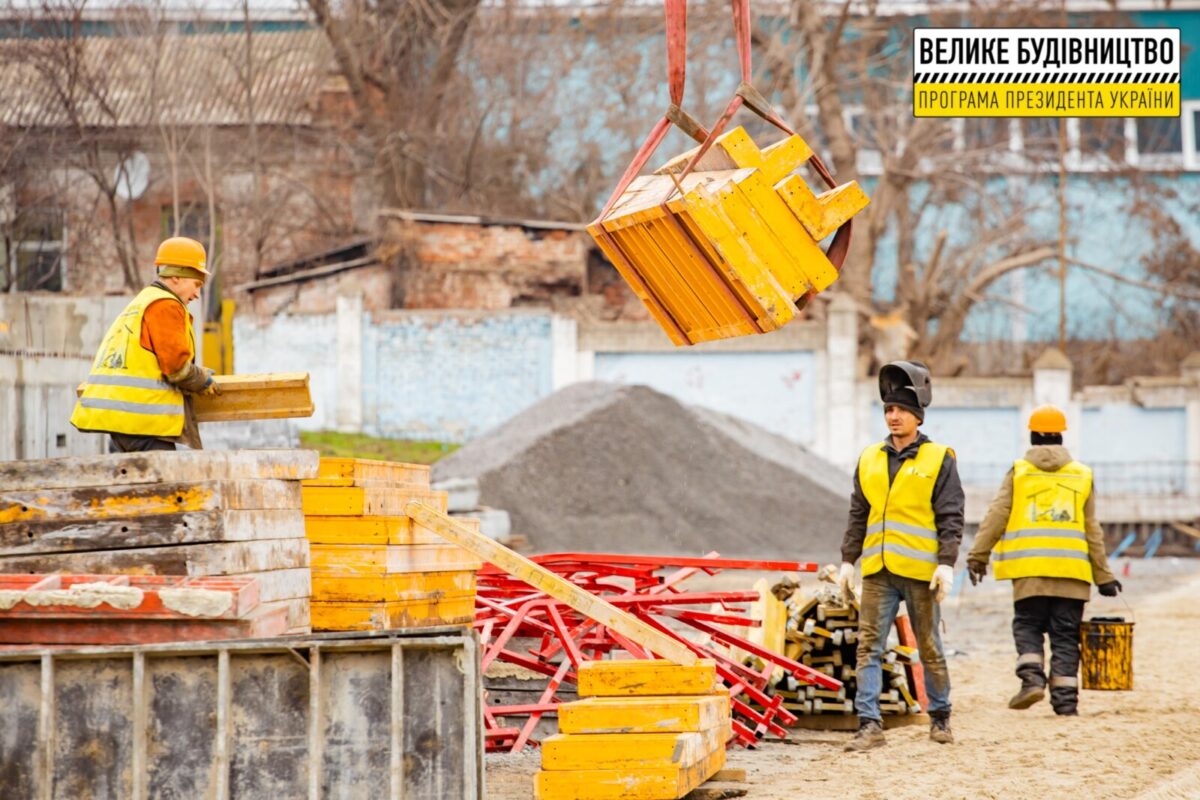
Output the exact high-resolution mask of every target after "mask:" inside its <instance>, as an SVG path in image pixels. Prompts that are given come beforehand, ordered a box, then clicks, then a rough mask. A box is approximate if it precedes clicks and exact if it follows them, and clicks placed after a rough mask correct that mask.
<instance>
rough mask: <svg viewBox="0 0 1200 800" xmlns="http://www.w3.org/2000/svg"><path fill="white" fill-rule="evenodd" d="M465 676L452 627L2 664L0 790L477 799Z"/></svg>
mask: <svg viewBox="0 0 1200 800" xmlns="http://www.w3.org/2000/svg"><path fill="white" fill-rule="evenodd" d="M478 665H479V647H478V640H477V638H476V636H475V633H474V632H473V631H470V630H465V629H462V628H436V629H427V630H422V631H407V632H399V631H393V632H379V633H367V634H346V633H335V634H327V635H316V636H295V637H279V638H273V639H257V640H244V641H230V642H204V643H181V644H168V645H150V646H129V647H103V648H101V647H91V648H79V649H71V650H65V649H59V650H53V651H50V650H28V651H23V652H20V651H18V652H14V651H0V720H2V721H3V725H2V727H0V787H3V796H4V798H5V799H6V800H18V798H19V799H21V800H24V798H30V800H48V799H49V798H72V800H75V799H76V798H88V799H89V800H103V799H104V798H112V800H117V798H121V799H122V800H124V799H125V798H130V799H131V800H143V798H189V799H190V798H214V799H216V800H225V799H226V798H228V799H229V800H235V799H237V798H241V799H242V800H292V798H304V797H307V798H310V800H315V799H316V798H346V799H347V800H349V798H372V800H373V799H374V798H385V797H386V798H405V800H448V799H449V798H455V799H457V798H464V800H481V799H482V798H483V796H484V779H483V725H482V710H481V702H482V692H481V681H480V674H479V669H478Z"/></svg>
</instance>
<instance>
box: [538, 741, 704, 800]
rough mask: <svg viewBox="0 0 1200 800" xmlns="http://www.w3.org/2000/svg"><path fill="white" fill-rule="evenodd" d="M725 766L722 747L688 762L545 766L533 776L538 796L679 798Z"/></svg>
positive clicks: (559, 799) (545, 799)
mask: <svg viewBox="0 0 1200 800" xmlns="http://www.w3.org/2000/svg"><path fill="white" fill-rule="evenodd" d="M723 766H725V748H724V747H719V748H717V749H716V750H715V751H713V752H712V753H710V754H709V755H708V756H706V757H705V758H703V759H702V760H700V761H699V762H697V763H695V764H691V765H688V766H669V767H649V768H643V769H580V770H563V771H546V770H542V771H540V772H538V773H537V775H536V776H535V778H534V784H533V796H534V798H535V800H583V799H584V798H586V799H587V800H678V798H680V797H683V796H684V795H686V794H687V793H688V792H690V791H691V790H692V789H695V788H696V787H697V786H699V785H700V784H702V783H704V782H705V781H706V780H708V779H709V778H711V777H712V776H713V775H715V774H716V773H717V771H718V770H720V769H721V767H723Z"/></svg>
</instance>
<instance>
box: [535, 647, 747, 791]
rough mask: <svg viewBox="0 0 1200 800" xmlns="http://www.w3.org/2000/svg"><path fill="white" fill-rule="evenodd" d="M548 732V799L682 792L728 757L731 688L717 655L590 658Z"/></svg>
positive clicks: (544, 777) (543, 780) (542, 778)
mask: <svg viewBox="0 0 1200 800" xmlns="http://www.w3.org/2000/svg"><path fill="white" fill-rule="evenodd" d="M578 678H579V689H578V691H579V696H580V697H583V698H585V699H583V700H579V701H576V702H574V703H564V704H563V705H560V706H559V707H558V726H559V731H560V733H559V734H557V735H555V736H551V737H549V738H548V739H546V740H545V741H544V742H542V769H541V771H539V772H538V773H537V776H536V778H535V782H534V796H535V797H537V798H539V800H567V799H568V798H569V799H570V800H608V798H639V799H643V800H675V798H680V797H683V796H684V795H686V794H687V793H688V792H690V791H692V790H693V789H695V788H696V787H697V786H699V785H700V784H702V783H704V782H705V781H706V780H708V779H709V778H710V777H712V776H713V775H715V774H716V773H717V772H718V771H719V770H720V769H721V767H723V766H724V765H725V743H726V742H727V741H728V740H729V739H730V738H731V737H732V735H733V733H732V728H731V716H730V700H729V690H728V689H726V688H725V687H724V686H722V685H721V683H720V682H719V681H718V680H717V672H716V665H715V663H714V662H713V661H709V660H699V661H697V662H696V663H694V664H692V665H690V666H681V665H678V664H672V663H670V662H667V661H642V660H639V661H589V662H586V663H583V664H580V665H579V671H578Z"/></svg>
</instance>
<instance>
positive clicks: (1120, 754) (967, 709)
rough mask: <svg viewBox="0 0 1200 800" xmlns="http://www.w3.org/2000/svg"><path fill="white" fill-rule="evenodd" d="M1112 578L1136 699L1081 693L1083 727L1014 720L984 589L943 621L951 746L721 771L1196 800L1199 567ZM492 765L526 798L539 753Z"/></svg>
mask: <svg viewBox="0 0 1200 800" xmlns="http://www.w3.org/2000/svg"><path fill="white" fill-rule="evenodd" d="M1126 566H1128V571H1129V574H1128V575H1124V574H1122V573H1123V572H1124V570H1125V567H1126ZM1114 567H1115V568H1116V569H1117V572H1118V575H1120V577H1121V580H1122V582H1123V583H1124V585H1125V595H1124V597H1125V599H1126V600H1127V601H1128V603H1129V605H1130V606H1132V608H1133V611H1134V613H1135V618H1136V620H1137V625H1136V627H1135V633H1134V671H1135V688H1134V690H1133V691H1132V692H1098V691H1085V692H1082V696H1081V699H1080V703H1079V716H1078V717H1075V718H1059V717H1056V716H1055V715H1054V713H1053V711H1051V709H1050V704H1049V703H1048V702H1046V703H1043V704H1040V705H1039V706H1037V707H1035V708H1032V709H1029V710H1027V711H1011V710H1009V709H1008V708H1007V707H1006V702H1007V699H1008V697H1009V696H1010V695H1011V694H1012V693H1013V692H1015V691H1016V689H1017V680H1016V678H1015V677H1014V676H1013V673H1012V670H1013V665H1014V660H1015V651H1014V650H1013V645H1012V637H1011V632H1010V630H1011V629H1010V622H1011V612H1012V602H1011V601H1012V598H1011V592H1010V590H1009V586H1008V584H1007V583H1005V584H997V583H994V582H993V581H991V579H990V578H989V579H988V581H987V582H986V583H985V584H984V585H983V586H981V587H971V586H969V585H967V586H956V587H955V594H954V595H953V596H952V597H951V598H950V599H948V600H947V602H946V606H945V608H944V617H945V623H946V628H945V631H944V632H943V641H944V643H945V645H946V648H947V652H948V655H949V657H950V677H951V681H952V686H953V688H952V693H951V700H952V702H953V706H954V713H953V718H952V723H953V728H954V734H955V737H956V739H957V742H956V743H955V744H954V745H949V746H944V745H937V744H934V743H932V742H930V741H929V739H928V729H927V728H926V727H924V726H921V727H917V726H913V727H907V728H899V729H896V730H893V731H889V732H888V734H887V737H888V744H887V746H886V747H884V748H882V749H879V750H875V751H872V752H868V753H861V754H846V753H843V752H842V750H841V746H842V744H843V743H844V742H845V741H846V739H847V738H848V737H849V734H845V733H821V732H810V731H796V732H794V733H793V734H792V736H791V737H790V739H789V741H788V742H786V743H784V742H777V741H771V742H768V743H765V744H763V745H761V746H760V747H758V748H757V749H755V750H744V749H736V750H734V751H731V752H730V754H729V762H728V765H727V766H729V767H737V768H742V769H745V770H746V772H747V782H746V788H747V789H748V790H749V793H748V794H747V795H746V797H747V798H748V800H785V798H786V800H796V799H797V798H805V800H819V799H822V798H830V799H831V800H833V799H834V798H836V800H847V798H860V799H861V800H885V799H886V800H905V799H906V798H914V799H915V798H921V799H922V800H925V798H940V799H943V800H950V799H952V798H964V799H965V798H970V799H971V800H975V799H976V798H1002V797H1003V798H1071V799H1072V800H1093V799H1095V800H1100V799H1101V798H1103V799H1104V800H1108V799H1109V798H1113V799H1114V800H1115V798H1138V799H1139V800H1183V799H1184V798H1188V799H1189V800H1197V799H1200V674H1198V673H1200V670H1198V667H1200V602H1198V600H1200V560H1176V559H1157V560H1152V561H1144V560H1133V561H1130V562H1125V561H1122V562H1120V563H1118V564H1115V565H1114ZM961 578H962V576H960V579H961ZM1118 612H1123V613H1125V614H1126V615H1128V613H1129V612H1128V610H1126V608H1125V606H1124V605H1123V604H1122V603H1121V602H1120V601H1119V600H1118V601H1113V600H1108V599H1103V598H1101V599H1097V600H1094V601H1093V602H1092V603H1091V604H1089V606H1088V613H1087V616H1091V615H1093V614H1095V615H1101V614H1109V613H1118ZM487 765H488V772H487V781H488V793H487V794H488V797H489V798H495V800H518V798H520V799H521V800H524V799H525V798H528V797H530V796H531V795H532V775H533V773H534V772H535V771H536V770H537V768H538V756H537V753H536V751H533V752H526V753H525V754H522V755H519V756H510V755H490V756H488V760H487Z"/></svg>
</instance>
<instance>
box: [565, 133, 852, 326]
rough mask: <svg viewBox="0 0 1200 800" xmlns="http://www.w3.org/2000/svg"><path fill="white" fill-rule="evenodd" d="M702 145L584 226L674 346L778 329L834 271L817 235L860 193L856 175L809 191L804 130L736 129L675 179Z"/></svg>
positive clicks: (830, 228)
mask: <svg viewBox="0 0 1200 800" xmlns="http://www.w3.org/2000/svg"><path fill="white" fill-rule="evenodd" d="M697 152H698V148H697V149H695V150H692V151H689V152H687V153H684V154H682V155H680V156H678V157H676V158H674V159H672V160H671V161H669V162H667V164H665V165H664V166H663V167H661V168H660V169H658V170H656V171H655V174H653V175H643V176H641V177H638V178H636V179H635V180H634V181H633V182H632V183H630V184H629V187H628V188H627V189H626V190H625V191H624V193H623V194H622V195H621V196H620V198H618V199H617V201H616V202H615V204H614V205H613V207H612V209H611V211H610V212H609V213H608V215H607V216H605V217H604V218H603V219H601V220H597V221H596V222H594V223H592V224H591V225H589V226H588V232H589V233H590V234H591V235H592V238H593V239H595V240H596V243H597V244H598V245H599V246H600V249H601V250H603V251H604V254H605V255H606V256H608V259H609V261H611V262H612V263H613V265H614V266H615V267H616V268H617V270H618V271H619V272H620V273H621V276H622V277H623V278H624V279H625V280H626V282H627V283H629V285H630V288H632V289H633V291H634V293H635V294H636V295H637V296H638V297H639V298H640V299H641V300H642V302H643V303H644V304H645V305H646V308H647V310H648V311H649V312H650V314H651V315H652V316H653V317H654V319H655V321H657V322H658V324H659V325H660V326H661V327H662V329H663V330H664V331H665V332H666V334H667V335H668V336H669V337H670V338H671V341H672V342H674V343H675V344H676V345H688V344H695V343H697V342H703V341H709V340H712V339H724V338H729V337H734V336H743V335H746V334H755V333H766V332H768V331H773V330H775V329H777V328H780V327H782V326H783V325H785V324H787V322H788V321H789V320H791V319H792V318H794V317H795V316H796V314H797V313H798V312H799V309H800V308H802V307H803V306H804V305H805V304H806V303H807V301H808V298H809V297H810V296H811V295H813V294H815V293H817V292H820V291H822V290H824V289H826V288H828V287H829V286H830V285H831V284H832V283H833V282H834V281H835V280H837V277H838V270H837V267H835V266H834V265H833V263H832V262H831V261H830V260H829V258H828V257H827V256H826V254H825V252H824V251H823V250H821V248H820V246H819V245H818V243H819V242H820V241H821V240H822V239H824V238H826V237H827V236H829V235H831V234H832V233H833V232H834V231H835V230H837V229H838V228H839V227H841V225H842V224H844V223H845V222H846V221H847V220H849V219H850V218H851V217H852V216H854V215H855V214H857V213H858V212H859V211H861V210H862V209H863V208H865V207H866V205H867V203H868V199H867V196H866V194H864V193H863V191H862V189H861V188H860V187H859V185H858V184H857V183H856V182H854V181H850V182H849V183H845V184H842V185H841V186H838V187H836V188H834V189H832V190H830V191H827V192H824V193H823V194H820V195H817V194H815V193H814V192H813V191H812V189H810V188H809V187H808V184H806V183H805V181H804V178H802V177H801V176H800V175H798V174H797V173H796V172H795V170H796V168H797V167H799V166H801V165H803V164H804V163H805V162H806V161H808V160H809V159H810V158H811V157H812V155H813V151H812V148H811V147H809V145H808V144H807V143H806V142H805V141H804V140H803V139H802V138H800V137H799V136H789V137H787V138H786V139H783V140H781V141H779V142H776V143H774V144H772V145H770V146H768V147H765V148H763V149H761V150H760V149H759V147H758V145H757V144H755V142H754V141H753V140H752V139H751V138H750V136H749V135H748V134H747V133H746V131H745V130H744V129H743V128H740V127H738V128H733V129H732V130H730V131H728V132H727V133H725V134H723V135H721V136H719V137H717V139H716V140H715V142H714V143H713V145H712V147H711V148H710V149H709V150H708V151H707V152H706V153H705V154H704V156H703V157H702V158H700V160H699V161H698V162H697V163H696V165H695V168H694V170H693V171H692V172H691V173H689V174H688V175H687V176H685V177H683V178H682V180H680V175H682V173H683V172H684V170H685V168H686V166H687V165H688V163H689V162H691V161H692V159H693V157H694V156H696V155H697Z"/></svg>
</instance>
